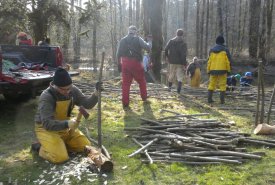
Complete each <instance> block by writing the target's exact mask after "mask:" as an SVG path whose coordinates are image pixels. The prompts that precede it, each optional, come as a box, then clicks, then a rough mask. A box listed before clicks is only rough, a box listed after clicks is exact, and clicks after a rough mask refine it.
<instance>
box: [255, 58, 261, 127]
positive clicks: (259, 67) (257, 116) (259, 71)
mask: <svg viewBox="0 0 275 185" xmlns="http://www.w3.org/2000/svg"><path fill="white" fill-rule="evenodd" d="M261 68H262V61H259V64H258V93H257V106H256V115H255V126H257V125H258V119H259V107H260V89H261V88H260V87H261V78H260V73H261Z"/></svg>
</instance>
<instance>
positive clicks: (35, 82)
mask: <svg viewBox="0 0 275 185" xmlns="http://www.w3.org/2000/svg"><path fill="white" fill-rule="evenodd" d="M63 65H64V64H63V56H62V52H61V50H60V48H59V47H57V46H16V45H0V94H3V96H4V97H5V98H6V99H13V100H14V99H18V98H22V97H35V96H37V95H39V94H40V93H41V91H42V90H43V89H45V88H47V87H48V85H49V83H50V82H51V81H52V77H53V73H54V70H55V69H56V67H58V66H63ZM72 74H77V72H72Z"/></svg>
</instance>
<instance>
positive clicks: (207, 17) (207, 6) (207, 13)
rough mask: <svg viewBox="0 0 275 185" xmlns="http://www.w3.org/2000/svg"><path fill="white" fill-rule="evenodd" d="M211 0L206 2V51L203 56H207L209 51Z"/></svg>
mask: <svg viewBox="0 0 275 185" xmlns="http://www.w3.org/2000/svg"><path fill="white" fill-rule="evenodd" d="M208 27H209V0H207V3H206V23H205V41H204V52H203V57H207V51H208V47H207V46H208V35H209V30H208Z"/></svg>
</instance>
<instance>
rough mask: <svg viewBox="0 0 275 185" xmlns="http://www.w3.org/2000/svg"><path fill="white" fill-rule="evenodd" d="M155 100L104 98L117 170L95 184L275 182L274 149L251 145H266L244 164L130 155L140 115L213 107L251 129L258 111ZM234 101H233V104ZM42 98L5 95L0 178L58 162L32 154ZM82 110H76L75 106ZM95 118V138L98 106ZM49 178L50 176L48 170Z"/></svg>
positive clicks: (106, 131) (24, 178) (35, 173)
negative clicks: (13, 99) (16, 100)
mask: <svg viewBox="0 0 275 185" xmlns="http://www.w3.org/2000/svg"><path fill="white" fill-rule="evenodd" d="M150 101H151V103H150V104H143V103H142V101H140V97H139V96H136V95H131V107H132V111H129V112H124V111H123V109H122V106H121V101H120V99H118V98H117V97H116V96H113V98H104V97H103V99H102V132H103V137H102V140H103V145H104V146H105V147H106V148H107V149H108V151H109V152H110V153H111V155H112V161H113V163H114V170H113V172H112V173H110V174H108V177H107V178H106V177H98V178H97V180H96V181H95V182H94V183H93V184H102V183H103V182H104V181H105V180H107V181H108V184H117V185H129V184H130V185H132V184H133V185H142V184H146V185H166V184H171V185H189V184H190V185H196V184H199V185H272V184H275V160H274V157H275V150H274V149H267V148H264V147H258V148H256V147H249V150H251V151H264V152H266V156H265V157H264V158H263V159H262V160H259V161H256V160H250V161H248V162H247V163H245V164H242V165H227V164H223V165H204V166H190V165H184V164H180V163H172V164H168V163H156V164H152V165H148V164H144V163H142V162H141V161H140V156H139V155H137V156H135V157H132V158H128V155H129V154H130V153H132V152H133V151H135V150H136V149H138V146H137V145H136V144H134V143H133V142H132V141H131V139H130V138H129V134H130V133H127V132H125V131H124V127H134V126H139V125H140V124H141V120H140V118H141V117H143V118H147V119H157V118H160V117H163V116H167V115H169V113H161V112H160V110H161V109H170V110H173V111H176V112H179V113H190V114H191V113H199V112H209V113H210V116H206V118H217V119H220V120H222V121H224V122H228V121H230V120H234V121H235V122H236V126H235V127H233V129H238V130H239V131H242V132H249V133H250V132H251V129H252V128H253V123H254V122H253V121H254V120H253V117H252V116H251V114H248V115H243V116H242V115H237V114H236V113H234V111H231V112H230V111H220V110H218V109H216V108H215V107H212V108H211V107H209V106H208V105H206V104H203V102H202V101H200V100H197V103H196V105H195V104H194V101H195V100H191V101H190V100H187V99H183V101H179V100H178V99H177V98H176V97H175V98H174V99H172V100H171V99H169V100H162V101H160V100H158V99H155V98H151V100H150ZM230 103H233V102H228V104H230ZM36 106H37V99H35V100H31V101H28V102H25V103H21V104H19V105H16V106H14V105H9V104H6V103H5V102H4V101H2V100H0V111H1V120H0V182H5V183H7V182H8V179H9V178H11V179H12V180H13V181H14V180H15V179H17V181H18V184H20V185H21V184H26V185H29V184H33V181H34V180H36V179H37V178H39V176H40V175H41V174H42V173H43V171H45V170H49V169H50V168H51V167H53V165H52V164H50V163H47V162H45V161H44V160H42V159H40V158H38V157H37V156H35V155H34V156H33V155H32V154H31V153H30V152H29V150H30V144H31V142H32V141H34V134H33V126H34V123H33V116H34V113H35V111H36ZM74 114H75V115H76V114H77V110H74ZM90 114H91V115H90V118H89V119H88V120H83V122H82V123H81V126H80V128H81V130H85V129H84V128H88V129H89V131H90V132H91V136H92V137H93V138H96V137H97V111H96V108H94V109H93V110H91V111H90ZM45 179H51V177H50V176H47V175H45ZM71 182H72V184H75V185H76V184H83V185H85V184H91V183H89V182H87V177H85V176H84V177H83V178H82V180H81V181H79V180H78V179H76V178H74V177H71Z"/></svg>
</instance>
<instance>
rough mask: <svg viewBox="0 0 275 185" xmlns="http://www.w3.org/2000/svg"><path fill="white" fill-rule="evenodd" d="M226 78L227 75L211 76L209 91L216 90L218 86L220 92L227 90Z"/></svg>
mask: <svg viewBox="0 0 275 185" xmlns="http://www.w3.org/2000/svg"><path fill="white" fill-rule="evenodd" d="M226 77H227V74H223V75H210V79H209V84H208V90H209V91H214V90H216V86H219V89H220V91H225V90H226Z"/></svg>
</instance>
